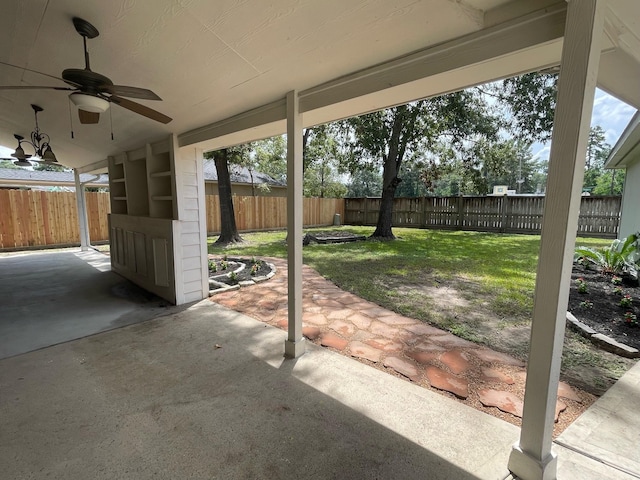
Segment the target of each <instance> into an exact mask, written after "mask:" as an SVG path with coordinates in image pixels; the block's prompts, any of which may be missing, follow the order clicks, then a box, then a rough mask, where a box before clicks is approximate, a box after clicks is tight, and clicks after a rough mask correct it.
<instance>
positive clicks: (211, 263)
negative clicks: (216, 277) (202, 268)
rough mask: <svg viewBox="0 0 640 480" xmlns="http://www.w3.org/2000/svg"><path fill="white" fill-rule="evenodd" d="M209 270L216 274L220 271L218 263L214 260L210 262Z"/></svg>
mask: <svg viewBox="0 0 640 480" xmlns="http://www.w3.org/2000/svg"><path fill="white" fill-rule="evenodd" d="M209 270H211V271H212V272H215V271H217V270H218V267H217V265H216V262H214V261H213V260H209Z"/></svg>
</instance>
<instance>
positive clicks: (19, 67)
mask: <svg viewBox="0 0 640 480" xmlns="http://www.w3.org/2000/svg"><path fill="white" fill-rule="evenodd" d="M0 65H6V66H7V67H13V68H18V69H20V70H24V71H25V72H31V73H37V74H38V75H44V76H45V77H49V78H55V79H56V80H60V81H62V82H64V80H63V79H62V78H60V77H56V76H55V75H49V74H48V73H44V72H39V71H38V70H31V69H30V68H26V67H21V66H20V65H14V64H12V63H7V62H0Z"/></svg>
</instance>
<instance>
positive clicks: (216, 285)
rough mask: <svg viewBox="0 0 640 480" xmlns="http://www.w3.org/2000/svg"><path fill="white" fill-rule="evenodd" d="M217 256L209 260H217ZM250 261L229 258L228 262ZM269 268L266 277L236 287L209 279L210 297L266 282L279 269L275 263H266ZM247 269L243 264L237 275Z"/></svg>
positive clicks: (244, 282) (243, 258)
mask: <svg viewBox="0 0 640 480" xmlns="http://www.w3.org/2000/svg"><path fill="white" fill-rule="evenodd" d="M215 257H216V255H208V256H207V259H212V258H215ZM247 260H248V259H247V258H246V257H227V261H230V262H234V261H235V262H246V261H247ZM265 264H266V265H267V267H269V269H270V271H269V273H267V274H266V275H261V276H259V277H252V278H251V280H243V281H240V282H238V283H237V284H236V285H228V284H226V283H223V282H218V281H216V280H213V279H212V278H209V296H210V297H211V296H212V295H215V294H216V293H221V292H228V291H230V290H238V289H239V288H241V287H249V286H251V285H255V284H256V283H260V282H265V281H267V280H269V279H270V278H272V277H273V276H274V275H275V274H276V272H277V268H276V266H275V265H274V264H273V263H269V262H265ZM244 268H245V264H244V263H241V266H240V268H238V269H236V270H234V272H235V273H238V272H240V271H242V270H243V269H244ZM231 273H232V272H228V273H227V274H226V275H227V276H229V275H230V274H231Z"/></svg>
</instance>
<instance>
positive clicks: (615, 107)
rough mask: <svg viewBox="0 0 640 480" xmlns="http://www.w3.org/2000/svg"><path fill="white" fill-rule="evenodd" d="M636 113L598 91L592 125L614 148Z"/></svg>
mask: <svg viewBox="0 0 640 480" xmlns="http://www.w3.org/2000/svg"><path fill="white" fill-rule="evenodd" d="M635 111H636V110H635V109H634V108H633V107H631V106H629V105H627V104H626V103H624V102H621V101H620V100H617V99H616V98H614V97H612V96H611V95H609V94H607V93H605V92H603V91H602V90H600V89H597V90H596V96H595V99H594V103H593V116H592V117H591V125H592V126H596V125H600V126H601V127H602V128H603V129H604V131H605V136H606V141H607V143H609V144H610V145H611V146H612V147H613V146H614V145H615V144H616V142H617V141H618V138H620V135H621V134H622V132H623V131H624V129H625V127H626V126H627V124H628V123H629V121H630V120H631V117H632V116H633V114H634V113H635ZM54 140H55V139H54ZM54 145H55V144H54ZM550 146H551V145H550V143H547V144H539V143H536V144H534V145H533V148H532V151H533V155H534V157H535V158H538V159H540V160H548V159H549V150H550ZM14 150H15V146H14V147H13V148H7V147H3V146H1V145H0V158H7V157H9V156H10V155H11V154H12V153H13V151H14ZM27 153H28V152H27Z"/></svg>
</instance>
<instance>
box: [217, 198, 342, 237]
mask: <svg viewBox="0 0 640 480" xmlns="http://www.w3.org/2000/svg"><path fill="white" fill-rule="evenodd" d="M206 201H207V232H209V233H218V232H220V201H219V197H218V196H217V195H207V199H206ZM233 207H234V211H235V217H236V225H237V227H238V230H239V231H241V232H243V231H244V232H246V231H251V230H275V229H279V228H285V227H286V226H287V199H286V198H285V197H244V196H238V195H234V197H233ZM336 213H338V214H340V216H341V218H344V199H342V198H304V199H303V219H302V223H303V224H304V226H305V227H314V226H322V225H331V224H333V217H334V215H335V214H336Z"/></svg>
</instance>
